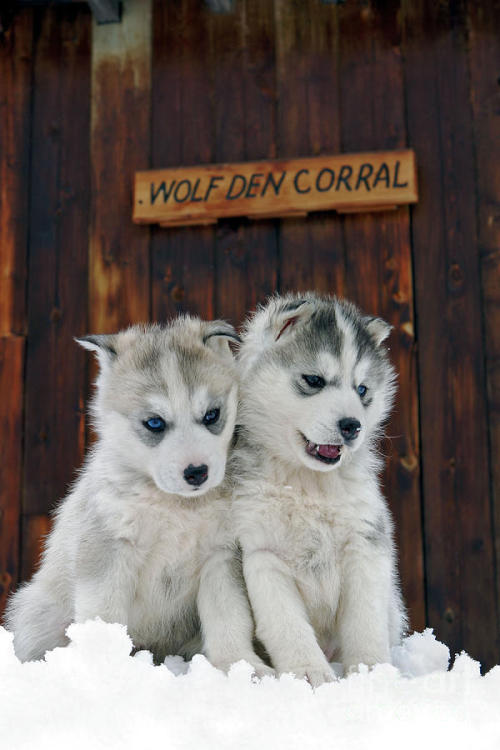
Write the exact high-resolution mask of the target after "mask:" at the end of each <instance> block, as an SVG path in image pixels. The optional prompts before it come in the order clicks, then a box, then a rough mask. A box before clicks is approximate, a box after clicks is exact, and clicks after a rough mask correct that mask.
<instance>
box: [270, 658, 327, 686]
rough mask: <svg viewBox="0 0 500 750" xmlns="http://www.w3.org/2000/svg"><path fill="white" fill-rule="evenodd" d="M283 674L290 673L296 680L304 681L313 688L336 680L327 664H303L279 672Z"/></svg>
mask: <svg viewBox="0 0 500 750" xmlns="http://www.w3.org/2000/svg"><path fill="white" fill-rule="evenodd" d="M285 672H291V673H292V674H293V675H294V676H295V678H296V679H297V680H303V679H306V680H307V681H308V683H309V684H310V685H311V687H313V688H316V687H319V686H320V685H323V684H324V683H325V682H334V681H335V680H336V676H335V674H334V672H333V670H332V669H331V668H330V667H329V665H328V664H325V665H323V664H317V665H316V664H305V665H298V666H292V667H290V668H287V669H281V670H280V674H284V673H285Z"/></svg>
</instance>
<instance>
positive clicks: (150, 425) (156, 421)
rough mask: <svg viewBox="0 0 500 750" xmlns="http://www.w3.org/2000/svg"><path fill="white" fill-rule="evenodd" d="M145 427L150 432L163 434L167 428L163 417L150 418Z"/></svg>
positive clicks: (144, 423)
mask: <svg viewBox="0 0 500 750" xmlns="http://www.w3.org/2000/svg"><path fill="white" fill-rule="evenodd" d="M143 425H144V427H145V428H146V429H147V430H149V431H150V432H163V431H164V430H165V427H166V426H167V425H166V424H165V420H164V419H162V418H161V417H150V418H149V419H146V421H145V422H143Z"/></svg>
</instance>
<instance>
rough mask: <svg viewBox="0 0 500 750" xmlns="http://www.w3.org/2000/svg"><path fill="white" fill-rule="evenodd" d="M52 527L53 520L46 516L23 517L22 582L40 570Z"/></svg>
mask: <svg viewBox="0 0 500 750" xmlns="http://www.w3.org/2000/svg"><path fill="white" fill-rule="evenodd" d="M51 527H52V519H51V518H50V517H49V516H47V515H46V514H42V515H39V516H38V515H31V516H23V519H22V525H21V528H22V539H23V548H22V555H21V576H20V578H21V580H23V581H28V580H29V579H30V578H31V576H32V575H33V573H35V571H36V570H37V569H38V566H39V564H40V559H41V556H42V552H43V545H44V542H45V539H46V537H47V535H48V534H49V533H50V530H51Z"/></svg>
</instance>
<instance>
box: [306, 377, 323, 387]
mask: <svg viewBox="0 0 500 750" xmlns="http://www.w3.org/2000/svg"><path fill="white" fill-rule="evenodd" d="M302 379H303V380H305V381H306V383H307V385H309V386H310V387H311V388H324V387H325V381H324V379H323V378H322V377H321V375H302Z"/></svg>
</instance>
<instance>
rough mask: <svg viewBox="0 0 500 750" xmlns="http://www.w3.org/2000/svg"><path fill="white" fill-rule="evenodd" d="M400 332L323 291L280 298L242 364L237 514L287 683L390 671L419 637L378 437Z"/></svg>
mask: <svg viewBox="0 0 500 750" xmlns="http://www.w3.org/2000/svg"><path fill="white" fill-rule="evenodd" d="M389 332H390V326H389V325H388V324H387V323H385V322H384V321H383V320H381V319H379V318H370V317H367V316H364V315H363V314H362V313H361V312H360V311H359V310H358V309H357V308H356V307H355V306H354V305H352V304H350V303H349V302H346V301H343V300H341V299H338V298H335V297H326V296H319V295H316V294H314V293H306V294H303V295H287V296H283V297H280V296H275V297H273V298H272V299H271V300H270V301H269V302H268V304H267V305H266V306H264V307H262V308H260V309H259V310H258V311H257V312H256V313H255V315H254V316H253V317H252V318H251V319H250V320H249V321H248V323H247V325H246V329H245V332H244V334H243V337H242V339H243V340H242V345H241V348H240V353H239V368H240V378H241V396H240V400H241V413H240V415H239V421H240V422H241V439H240V440H239V444H238V448H237V452H236V455H235V461H237V463H238V482H237V486H236V488H235V490H234V498H233V514H234V522H235V526H236V533H237V536H238V538H239V541H240V544H241V547H242V554H243V571H244V577H245V581H246V585H247V589H248V594H249V597H250V602H251V605H252V608H253V612H254V617H255V622H256V634H257V637H258V638H259V639H260V641H262V643H263V645H264V646H265V648H266V650H267V652H268V654H269V656H270V659H271V661H272V664H273V666H274V668H275V669H276V670H277V672H279V673H284V672H292V673H294V674H295V675H296V676H297V677H307V679H308V680H309V681H310V682H311V683H312V685H319V684H321V683H322V682H325V681H330V680H332V678H333V673H332V670H331V668H330V665H329V662H331V661H332V660H335V661H340V662H341V663H342V664H343V666H344V670H345V672H346V673H347V672H349V671H351V670H353V669H357V667H358V665H359V664H360V663H364V664H367V665H374V664H377V663H379V662H388V661H390V647H391V646H392V645H394V644H396V643H398V642H399V640H400V638H401V635H402V633H403V630H404V628H405V625H406V616H405V610H404V606H403V603H402V599H401V595H400V591H399V583H398V574H397V568H396V559H395V558H396V555H395V549H394V541H393V529H392V520H391V515H390V512H389V509H388V507H387V504H386V501H385V499H384V498H383V496H382V494H381V491H380V487H379V481H378V473H379V471H380V468H381V461H380V459H379V457H378V454H377V447H376V444H377V439H378V438H379V437H380V434H381V426H382V425H383V423H384V421H385V420H386V418H387V416H388V414H389V412H390V409H391V406H392V402H393V397H394V392H395V375H394V370H393V368H392V366H391V364H390V362H389V359H388V355H387V351H386V350H385V348H384V346H383V342H384V340H385V339H386V338H387V336H388V335H389Z"/></svg>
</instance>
